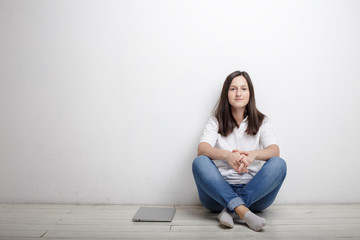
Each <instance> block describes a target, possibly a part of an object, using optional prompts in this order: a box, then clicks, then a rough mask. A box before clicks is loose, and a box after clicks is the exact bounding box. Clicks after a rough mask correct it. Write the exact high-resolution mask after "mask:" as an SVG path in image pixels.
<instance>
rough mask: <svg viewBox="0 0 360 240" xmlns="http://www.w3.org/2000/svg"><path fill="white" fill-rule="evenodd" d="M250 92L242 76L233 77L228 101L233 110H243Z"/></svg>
mask: <svg viewBox="0 0 360 240" xmlns="http://www.w3.org/2000/svg"><path fill="white" fill-rule="evenodd" d="M249 98H250V91H249V86H248V84H247V81H246V79H245V78H244V77H243V76H237V77H235V78H234V79H233V80H232V82H231V84H230V88H229V92H228V99H229V103H230V105H231V106H232V107H233V108H237V109H242V108H245V107H246V105H247V104H248V102H249Z"/></svg>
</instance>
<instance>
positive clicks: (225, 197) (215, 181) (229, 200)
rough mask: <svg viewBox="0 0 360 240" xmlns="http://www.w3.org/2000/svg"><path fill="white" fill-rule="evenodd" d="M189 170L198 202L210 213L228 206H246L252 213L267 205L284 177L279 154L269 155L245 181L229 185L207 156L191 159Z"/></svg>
mask: <svg viewBox="0 0 360 240" xmlns="http://www.w3.org/2000/svg"><path fill="white" fill-rule="evenodd" d="M192 171H193V175H194V179H195V183H196V186H197V189H198V192H199V198H200V201H201V203H202V204H203V205H204V207H206V208H207V209H209V210H210V211H212V212H220V211H222V210H223V209H224V208H227V210H228V211H229V212H232V213H233V212H234V209H235V208H236V207H238V206H240V205H245V206H246V207H247V208H249V209H250V211H252V212H260V211H262V210H264V209H265V208H267V207H269V206H270V205H271V204H272V203H273V202H274V200H275V197H276V195H277V193H278V192H279V190H280V187H281V185H282V183H283V181H284V179H285V176H286V163H285V161H284V160H283V159H282V158H280V157H273V158H270V159H269V160H267V161H266V162H265V164H264V165H263V166H262V168H261V169H260V170H259V171H258V172H257V173H256V175H255V176H254V177H253V178H252V179H251V180H250V181H249V182H248V183H247V184H239V185H230V184H229V183H228V182H226V181H225V180H224V178H223V176H222V175H221V174H220V172H219V170H218V168H217V167H216V165H215V164H214V162H213V161H212V160H211V159H210V158H209V157H207V156H203V155H202V156H198V157H196V158H195V159H194V162H193V165H192Z"/></svg>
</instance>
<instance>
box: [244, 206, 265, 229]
mask: <svg viewBox="0 0 360 240" xmlns="http://www.w3.org/2000/svg"><path fill="white" fill-rule="evenodd" d="M244 221H245V222H246V224H247V225H248V226H249V227H250V228H251V229H253V230H255V231H260V230H261V229H263V227H265V226H266V220H265V218H262V217H259V216H256V215H255V214H254V213H252V212H251V211H248V212H247V213H245V215H244Z"/></svg>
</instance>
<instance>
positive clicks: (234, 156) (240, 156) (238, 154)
mask: <svg viewBox="0 0 360 240" xmlns="http://www.w3.org/2000/svg"><path fill="white" fill-rule="evenodd" d="M247 154H248V153H247V152H242V151H239V150H233V151H232V152H228V154H227V155H226V157H225V160H226V161H227V162H228V163H229V165H230V166H231V167H232V168H233V169H234V170H235V171H236V172H238V173H242V172H241V171H240V170H241V169H242V168H244V166H246V167H247V166H248V165H247V160H246V158H247ZM246 171H247V169H246ZM243 172H245V171H243Z"/></svg>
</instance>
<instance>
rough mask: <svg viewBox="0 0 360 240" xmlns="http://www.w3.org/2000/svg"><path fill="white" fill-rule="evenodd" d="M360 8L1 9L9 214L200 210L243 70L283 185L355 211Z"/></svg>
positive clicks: (0, 89) (339, 4)
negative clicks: (212, 152) (229, 82)
mask: <svg viewBox="0 0 360 240" xmlns="http://www.w3.org/2000/svg"><path fill="white" fill-rule="evenodd" d="M359 10H360V2H359V1H260V2H259V1H205V0H204V1H183V0H181V1H167V0H158V1H130V0H129V1H100V0H99V1H94V0H92V1H85V0H84V1H72V0H71V1H70V0H68V1H63V0H58V1H45V0H44V1H26V0H24V1H4V0H1V1H0V34H1V37H0V113H1V117H0V161H1V162H0V202H26V203H29V202H31V203H33V202H41V203H55V202H56V203H116V204H197V203H199V201H198V197H197V193H196V188H195V184H194V181H193V178H192V173H191V163H192V160H193V158H194V157H195V155H196V148H197V144H198V141H199V137H200V134H201V131H202V128H203V125H204V124H205V122H206V120H207V119H208V117H209V116H210V114H211V110H212V109H213V107H214V104H215V103H216V101H217V99H218V97H219V94H220V90H221V86H222V83H223V81H224V80H225V77H226V76H227V75H228V74H229V73H231V72H232V71H234V70H246V71H247V72H248V73H249V74H250V76H251V77H252V80H253V82H254V85H255V92H256V97H257V104H258V107H259V109H260V110H261V111H262V112H264V113H265V114H267V115H268V116H269V117H270V118H271V119H272V120H273V123H274V126H275V129H276V131H277V133H278V138H279V140H280V146H281V155H282V157H283V158H284V159H285V160H286V161H287V164H288V176H287V178H286V181H285V183H284V185H283V188H282V189H281V191H280V193H279V195H278V198H277V203H340V202H341V203H351V202H359V201H360V186H359V178H358V172H359V168H360V159H359V154H358V151H357V150H358V143H359V141H358V136H359V135H360V128H359V127H358V121H359V115H360V114H359V113H360V94H359V87H360V84H359V82H360V71H359V68H360V45H359V43H360V17H359Z"/></svg>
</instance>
